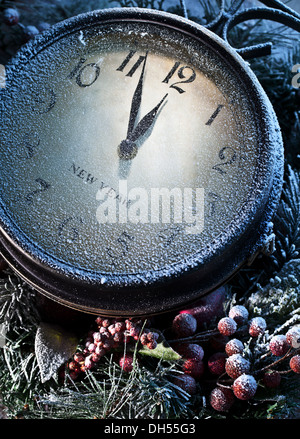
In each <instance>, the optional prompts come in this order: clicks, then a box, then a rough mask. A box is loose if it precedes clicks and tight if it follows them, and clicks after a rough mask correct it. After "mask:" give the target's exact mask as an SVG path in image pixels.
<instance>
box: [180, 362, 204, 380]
mask: <svg viewBox="0 0 300 439" xmlns="http://www.w3.org/2000/svg"><path fill="white" fill-rule="evenodd" d="M182 370H183V372H184V373H186V374H187V375H190V376H192V377H193V378H195V379H196V380H197V379H199V378H201V377H202V375H203V374H204V363H203V361H198V360H192V359H191V358H189V359H187V360H185V361H184V362H183V365H182Z"/></svg>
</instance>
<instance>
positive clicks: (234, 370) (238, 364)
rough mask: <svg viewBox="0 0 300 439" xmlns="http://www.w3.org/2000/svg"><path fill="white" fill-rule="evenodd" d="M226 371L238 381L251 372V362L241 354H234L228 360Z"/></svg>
mask: <svg viewBox="0 0 300 439" xmlns="http://www.w3.org/2000/svg"><path fill="white" fill-rule="evenodd" d="M225 371H226V373H227V375H229V376H230V378H233V379H236V378H238V377H239V376H240V375H242V374H245V373H248V372H249V371H250V362H249V361H248V360H247V359H246V358H244V357H243V356H242V355H241V354H233V355H231V356H230V357H229V358H227V360H226V364H225Z"/></svg>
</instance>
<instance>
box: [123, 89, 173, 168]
mask: <svg viewBox="0 0 300 439" xmlns="http://www.w3.org/2000/svg"><path fill="white" fill-rule="evenodd" d="M167 96H168V93H167V94H166V95H165V96H164V97H163V98H162V100H161V101H160V102H159V103H158V104H157V105H156V106H155V107H154V108H153V109H152V110H151V111H149V113H147V114H146V116H144V117H143V118H142V119H141V121H140V122H139V123H138V124H137V126H136V128H135V129H134V130H133V131H132V132H130V133H129V135H128V136H127V138H126V139H125V140H122V142H121V143H120V145H119V148H118V153H119V157H120V158H122V159H125V160H131V159H133V158H134V157H135V156H136V154H137V150H138V148H137V146H136V144H135V142H136V141H137V140H138V139H140V138H141V137H142V136H143V135H144V134H146V132H147V131H148V130H149V128H150V127H151V126H152V125H153V123H154V121H155V118H156V116H157V114H158V111H159V109H160V108H161V106H162V104H163V103H164V101H165V99H166V98H167Z"/></svg>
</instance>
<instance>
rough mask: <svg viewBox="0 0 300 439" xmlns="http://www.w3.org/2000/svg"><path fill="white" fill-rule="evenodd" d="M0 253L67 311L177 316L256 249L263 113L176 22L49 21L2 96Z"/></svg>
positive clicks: (225, 52) (266, 148)
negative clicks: (51, 24)
mask: <svg viewBox="0 0 300 439" xmlns="http://www.w3.org/2000/svg"><path fill="white" fill-rule="evenodd" d="M0 99H1V101H0V104H1V115H0V122H1V132H2V134H1V139H0V151H1V164H0V178H1V198H0V217H1V223H0V225H1V228H0V240H1V241H0V244H1V252H2V255H3V257H4V258H5V259H6V260H7V261H8V262H9V264H10V265H11V266H12V267H13V268H14V270H16V271H17V272H18V273H19V274H20V276H22V277H23V278H24V279H26V281H28V282H29V283H30V284H31V285H33V286H34V287H35V288H36V289H37V290H38V291H40V292H41V293H43V294H45V295H46V296H47V297H49V298H51V299H53V300H56V301H58V302H60V303H62V304H64V305H67V306H70V307H73V308H75V309H78V310H82V311H85V312H90V313H97V314H103V315H112V316H113V315H121V316H122V315H132V316H133V315H148V314H151V313H159V312H163V311H168V310H171V309H175V308H178V307H180V306H182V305H183V304H188V303H192V302H193V301H195V300H196V299H197V298H199V297H201V296H202V295H204V294H207V293H208V292H210V291H212V290H213V289H214V288H217V287H218V286H220V285H221V284H222V283H224V282H225V281H226V280H227V279H228V278H229V277H230V276H232V274H233V273H235V272H236V270H237V269H239V268H240V267H241V266H242V265H243V264H244V263H245V262H246V261H247V260H249V258H250V257H251V256H252V255H253V254H255V253H257V252H258V251H259V250H261V249H262V248H263V246H264V245H265V243H266V241H267V239H268V237H269V236H270V235H271V233H272V224H271V221H272V217H273V214H274V211H275V209H276V206H277V203H278V200H279V197H280V191H281V186H282V174H283V147H282V140H281V135H280V129H279V126H278V122H277V120H276V117H275V115H274V112H273V109H272V107H271V105H270V102H269V101H268V98H267V97H266V95H265V93H264V92H263V90H262V88H261V86H260V85H259V83H258V81H257V79H256V78H255V76H254V74H253V73H252V72H251V70H250V69H249V68H248V66H247V65H246V63H245V62H244V61H243V60H242V59H241V58H240V57H239V56H238V55H237V54H236V53H235V52H234V50H232V49H231V48H230V47H229V46H228V45H227V44H225V43H224V42H223V41H222V40H221V39H220V38H218V37H217V36H215V35H214V34H212V33H211V32H209V31H207V30H206V29H204V28H202V27H201V26H199V25H196V24H195V23H192V22H190V21H188V20H184V19H181V18H179V17H176V16H174V15H171V14H167V13H162V12H158V11H152V10H145V9H134V8H128V9H127V8H124V9H108V10H102V11H96V12H93V13H90V14H84V15H80V16H78V17H75V18H73V19H70V20H67V21H65V22H62V23H60V24H58V25H57V26H54V27H53V28H52V29H51V30H50V31H48V32H46V33H44V34H43V35H41V36H40V37H39V38H37V39H36V40H35V41H33V42H31V43H29V44H28V45H27V46H25V47H24V48H23V49H22V50H21V51H20V53H19V54H18V56H17V57H16V58H15V59H14V60H13V61H12V62H11V64H10V65H9V66H7V85H6V88H5V89H2V90H1V91H0Z"/></svg>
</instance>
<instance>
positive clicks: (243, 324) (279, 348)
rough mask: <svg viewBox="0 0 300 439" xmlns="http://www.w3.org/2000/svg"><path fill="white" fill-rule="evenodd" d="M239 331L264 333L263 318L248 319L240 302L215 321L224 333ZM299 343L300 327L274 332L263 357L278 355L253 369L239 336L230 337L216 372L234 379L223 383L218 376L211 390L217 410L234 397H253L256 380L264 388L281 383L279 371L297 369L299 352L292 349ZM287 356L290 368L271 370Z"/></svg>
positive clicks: (227, 406) (254, 334) (253, 334)
mask: <svg viewBox="0 0 300 439" xmlns="http://www.w3.org/2000/svg"><path fill="white" fill-rule="evenodd" d="M239 329H240V330H241V333H242V334H243V333H244V334H245V333H246V334H247V333H248V335H250V336H251V337H252V338H257V337H259V336H261V335H263V334H264V333H265V331H266V329H267V324H266V321H265V319H264V318H262V317H254V318H252V319H251V320H248V310H247V309H246V308H245V307H243V306H240V305H236V306H234V307H232V308H231V309H230V311H229V314H228V317H223V318H222V319H221V320H220V321H219V322H218V330H219V332H220V334H222V335H223V336H231V335H233V334H235V333H236V332H237V331H238V330H239ZM299 347H300V327H293V328H291V329H290V330H289V331H288V332H287V334H286V335H275V336H273V337H272V338H271V340H270V343H269V352H268V353H267V354H266V355H265V357H267V356H269V355H274V356H276V357H280V359H277V360H276V361H274V362H272V363H271V364H268V365H267V366H265V367H262V368H261V369H257V370H254V369H253V368H252V365H251V363H250V361H249V360H248V359H247V358H246V355H245V352H244V345H243V343H242V341H241V340H239V339H237V338H232V339H231V340H229V341H228V342H227V343H226V345H225V353H226V355H227V356H228V357H227V358H226V360H225V362H224V369H223V370H222V368H220V369H219V370H218V374H219V375H220V377H219V378H221V375H222V376H223V375H224V374H226V375H227V376H228V377H229V378H231V379H232V380H233V381H232V383H231V385H229V386H227V385H222V384H221V382H222V380H221V379H219V380H218V382H217V387H216V388H214V389H213V390H212V392H211V393H210V404H211V406H212V407H213V408H214V409H215V410H217V411H220V412H226V411H228V410H229V409H230V408H231V406H232V405H233V403H234V401H235V399H236V398H237V399H239V400H244V401H247V400H249V399H251V398H253V397H254V395H255V394H256V391H257V387H258V382H259V381H260V382H261V384H262V385H264V386H265V387H267V388H275V387H278V386H279V385H280V381H281V375H282V374H284V373H287V372H290V371H294V372H295V373H300V355H298V354H296V355H293V354H294V353H295V351H294V349H299ZM287 358H290V362H289V365H290V370H288V371H281V372H280V371H277V370H273V368H274V367H275V366H277V364H279V363H281V362H282V361H283V360H286V359H287ZM220 372H221V373H220Z"/></svg>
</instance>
